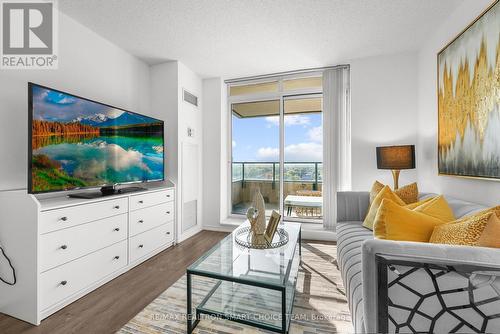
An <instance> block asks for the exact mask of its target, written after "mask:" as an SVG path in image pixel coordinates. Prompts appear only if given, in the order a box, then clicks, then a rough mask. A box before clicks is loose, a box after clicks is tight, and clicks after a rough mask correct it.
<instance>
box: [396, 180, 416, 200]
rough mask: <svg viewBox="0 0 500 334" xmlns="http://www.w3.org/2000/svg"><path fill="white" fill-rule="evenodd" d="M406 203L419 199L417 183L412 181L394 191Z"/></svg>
mask: <svg viewBox="0 0 500 334" xmlns="http://www.w3.org/2000/svg"><path fill="white" fill-rule="evenodd" d="M394 192H395V193H396V195H398V196H399V198H401V199H402V200H403V201H404V202H405V203H406V204H411V203H415V202H417V201H418V186H417V183H416V182H414V183H410V184H407V185H406V186H404V187H401V188H399V189H397V190H395V191H394Z"/></svg>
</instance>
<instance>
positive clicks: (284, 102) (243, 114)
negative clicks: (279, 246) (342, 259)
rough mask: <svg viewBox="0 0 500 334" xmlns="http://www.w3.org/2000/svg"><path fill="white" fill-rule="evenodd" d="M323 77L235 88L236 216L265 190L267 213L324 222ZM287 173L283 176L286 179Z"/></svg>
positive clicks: (232, 202) (232, 176) (232, 174)
mask: <svg viewBox="0 0 500 334" xmlns="http://www.w3.org/2000/svg"><path fill="white" fill-rule="evenodd" d="M321 80H322V78H321V76H320V75H315V76H311V75H309V76H304V77H299V78H278V79H277V80H274V81H271V82H258V83H248V84H244V85H237V86H230V87H229V104H228V105H229V107H230V110H231V116H230V117H231V121H230V124H231V128H230V133H231V143H230V145H231V146H230V152H231V166H230V180H231V186H230V193H231V194H230V198H229V202H230V213H231V214H232V215H244V214H246V212H247V210H248V208H249V207H250V206H253V197H254V194H255V192H256V191H260V192H261V193H262V196H263V197H264V201H265V204H266V215H267V216H269V215H270V214H271V212H272V211H273V210H276V211H278V212H280V213H281V214H282V216H283V218H284V219H285V220H300V221H309V222H321V220H322V204H323V202H322V168H323V165H322V162H323V144H322V141H323V122H322V90H321ZM281 175H283V177H281Z"/></svg>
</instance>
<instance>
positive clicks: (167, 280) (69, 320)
mask: <svg viewBox="0 0 500 334" xmlns="http://www.w3.org/2000/svg"><path fill="white" fill-rule="evenodd" d="M224 236H226V233H220V232H209V231H203V232H201V233H199V234H197V235H195V236H193V237H192V238H190V239H188V240H186V241H184V242H182V243H180V244H178V245H176V246H174V247H171V248H169V249H167V250H165V251H163V252H162V253H160V254H158V255H156V256H155V257H153V258H151V259H149V260H148V261H146V262H144V263H142V264H140V265H139V266H137V267H135V268H134V269H132V270H130V271H129V272H127V273H125V274H123V275H121V276H119V277H117V278H116V279H114V280H112V281H111V282H109V283H107V284H105V285H103V286H102V287H100V288H99V289H97V290H95V291H93V292H92V293H90V294H88V295H86V296H85V297H83V298H81V299H79V300H77V301H76V302H74V303H72V304H70V305H68V306H67V307H65V308H63V309H62V310H60V311H59V312H57V313H55V314H53V315H52V316H50V317H48V318H46V319H45V320H43V321H42V323H41V325H40V326H38V327H37V326H33V325H30V324H28V323H26V322H23V321H20V320H17V319H14V318H12V317H9V316H5V315H2V314H0V333H2V334H10V333H15V334H19V333H50V334H57V333H64V334H67V333H88V334H96V333H114V332H116V331H117V330H119V329H120V328H121V327H122V326H123V325H125V324H126V323H127V322H128V321H129V320H130V319H132V318H133V317H134V316H135V315H136V314H137V313H139V312H140V311H141V310H142V309H143V308H144V307H146V306H147V305H148V304H149V303H151V302H152V301H153V300H154V299H155V298H156V297H157V296H159V295H160V294H161V293H162V292H163V291H165V290H166V289H167V288H168V287H169V286H171V285H172V284H174V283H175V282H176V281H177V280H178V279H179V278H180V277H182V275H184V274H185V272H186V268H187V267H188V266H189V265H190V264H191V263H193V262H194V261H195V260H196V259H198V258H199V257H200V256H201V255H202V254H203V253H204V252H206V251H207V250H209V249H210V248H211V247H212V246H213V245H214V244H216V243H217V242H218V241H219V240H221V239H222V238H224ZM0 298H1V296H0Z"/></svg>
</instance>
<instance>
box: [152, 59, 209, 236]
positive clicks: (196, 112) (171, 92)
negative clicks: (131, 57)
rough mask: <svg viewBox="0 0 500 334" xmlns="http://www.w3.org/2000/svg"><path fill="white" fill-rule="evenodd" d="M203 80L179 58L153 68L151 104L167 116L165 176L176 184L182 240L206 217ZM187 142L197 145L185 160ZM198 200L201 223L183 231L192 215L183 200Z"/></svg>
mask: <svg viewBox="0 0 500 334" xmlns="http://www.w3.org/2000/svg"><path fill="white" fill-rule="evenodd" d="M183 89H185V90H187V91H189V92H190V93H192V94H194V95H196V96H197V97H198V107H194V106H193V105H191V104H189V103H187V102H184V100H183ZM202 101H203V98H202V80H201V78H200V77H199V76H198V75H197V74H196V73H194V72H193V71H191V70H190V69H189V68H188V67H186V66H185V65H184V64H182V63H181V62H179V61H172V62H167V63H163V64H159V65H155V66H152V67H151V105H152V109H153V111H154V115H155V116H156V117H158V118H161V119H165V121H166V122H165V143H166V151H165V152H166V154H165V160H166V177H167V178H168V179H170V180H171V181H173V182H174V183H175V184H176V185H177V194H176V195H177V209H176V218H177V238H178V241H182V240H184V239H186V238H188V237H190V236H191V235H193V234H194V233H197V232H198V231H199V230H200V228H201V225H202V217H203V214H202V213H203V194H202V191H203V157H202V143H203V129H202V120H203V112H202V108H201V104H202ZM188 127H189V128H191V129H193V130H194V136H193V137H189V136H188V135H187V129H188ZM186 144H188V145H189V144H190V145H195V146H196V150H197V154H195V156H194V159H196V160H197V163H196V164H194V161H189V162H190V163H188V164H184V163H183V154H185V153H184V150H185V149H186V148H185V145H186ZM191 147H193V146H191ZM192 200H197V221H198V224H197V225H196V226H195V227H194V228H192V229H190V230H189V231H185V232H183V230H184V229H183V225H182V223H183V219H184V218H186V215H188V214H190V213H189V212H186V211H185V210H184V203H185V202H189V201H192Z"/></svg>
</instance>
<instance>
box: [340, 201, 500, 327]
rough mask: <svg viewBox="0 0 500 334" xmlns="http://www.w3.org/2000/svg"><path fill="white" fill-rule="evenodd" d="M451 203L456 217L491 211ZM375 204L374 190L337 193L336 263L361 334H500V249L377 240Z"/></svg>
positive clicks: (481, 207) (462, 202) (457, 202)
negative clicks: (369, 218) (371, 215)
mask: <svg viewBox="0 0 500 334" xmlns="http://www.w3.org/2000/svg"><path fill="white" fill-rule="evenodd" d="M428 196H432V194H426V195H422V196H421V198H422V199H423V198H425V197H428ZM446 199H447V201H448V203H449V204H450V206H451V208H452V210H453V212H454V214H455V216H456V217H457V218H459V217H463V216H465V215H468V214H471V213H474V212H477V211H480V210H483V209H485V207H484V206H482V205H479V204H474V203H469V202H465V201H462V200H459V199H455V198H449V197H446ZM368 206H369V193H368V192H340V193H338V196H337V221H338V222H337V262H338V267H339V269H340V271H341V273H342V279H343V282H344V286H345V291H346V296H347V300H348V303H349V308H350V312H351V315H352V322H353V326H354V330H355V332H356V333H376V332H378V333H385V332H391V333H393V332H400V333H402V332H405V333H407V332H410V333H411V332H436V333H449V332H454V331H457V332H468V333H469V332H488V333H500V249H492V248H483V247H468V246H452V245H439V244H428V243H419V242H402V241H389V240H379V239H374V238H373V233H372V231H370V230H368V229H366V228H364V227H363V226H362V221H363V220H364V217H365V215H366V212H367V211H368Z"/></svg>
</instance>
